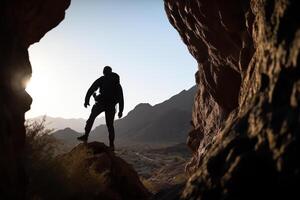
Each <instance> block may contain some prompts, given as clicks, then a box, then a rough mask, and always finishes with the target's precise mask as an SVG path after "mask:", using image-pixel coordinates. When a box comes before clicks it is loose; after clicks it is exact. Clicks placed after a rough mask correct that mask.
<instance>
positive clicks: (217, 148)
mask: <svg viewBox="0 0 300 200" xmlns="http://www.w3.org/2000/svg"><path fill="white" fill-rule="evenodd" d="M165 9H166V12H167V15H168V17H169V20H170V22H171V23H172V25H173V26H174V27H175V28H176V29H177V30H178V32H179V33H180V35H181V37H182V39H183V41H184V43H185V44H186V45H187V46H188V49H189V50H190V52H191V54H192V55H193V56H194V57H195V58H196V59H197V61H198V64H199V71H198V73H197V75H196V81H197V83H198V95H197V97H196V100H195V106H194V111H193V123H194V130H193V131H191V132H190V135H189V142H188V143H189V145H190V147H191V148H192V149H193V150H194V157H193V159H192V160H191V162H190V163H189V165H188V168H187V169H188V172H189V173H190V174H191V178H190V180H189V181H188V184H187V185H186V188H185V190H184V194H183V198H184V199H203V200H204V199H209V200H214V199H292V197H293V198H299V192H298V191H299V189H300V184H299V183H300V181H299V171H300V162H299V161H300V159H299V156H298V153H297V152H299V146H300V144H299V128H300V127H299V119H300V110H299V103H300V102H299V101H300V95H299V92H300V85H299V84H300V65H299V48H300V34H299V33H300V15H299V9H300V5H299V2H298V1H295V0H281V1H271V0H252V1H247V0H245V1H238V0H230V1H220V0H212V1H204V0H199V1H197V0H189V1H180V0H165Z"/></svg>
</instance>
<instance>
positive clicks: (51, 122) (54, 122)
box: [29, 115, 105, 132]
mask: <svg viewBox="0 0 300 200" xmlns="http://www.w3.org/2000/svg"><path fill="white" fill-rule="evenodd" d="M43 119H45V126H46V128H47V129H53V130H54V131H56V130H60V129H65V128H71V129H73V130H75V131H77V132H84V127H85V122H86V119H83V118H76V119H65V118H61V117H50V116H46V115H43V116H38V117H35V118H31V119H29V120H34V121H41V120H43ZM100 124H105V118H104V117H98V118H97V119H96V120H95V123H94V127H96V126H99V125H100Z"/></svg>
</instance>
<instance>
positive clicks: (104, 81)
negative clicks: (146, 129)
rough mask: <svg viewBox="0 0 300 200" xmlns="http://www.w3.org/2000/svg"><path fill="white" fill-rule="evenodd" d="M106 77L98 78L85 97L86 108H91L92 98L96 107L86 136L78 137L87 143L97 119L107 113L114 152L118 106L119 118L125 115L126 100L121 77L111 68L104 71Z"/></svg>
mask: <svg viewBox="0 0 300 200" xmlns="http://www.w3.org/2000/svg"><path fill="white" fill-rule="evenodd" d="M103 74H104V76H101V77H100V78H98V79H97V80H96V81H95V82H94V83H93V84H92V85H91V87H90V88H89V89H88V91H87V93H86V96H85V103H84V107H87V106H89V105H90V104H89V102H90V97H91V96H92V95H93V97H94V98H95V102H96V103H95V105H94V106H93V108H92V112H91V114H90V117H89V119H88V120H87V121H86V126H85V134H84V135H83V136H80V137H78V138H77V139H78V140H81V141H84V142H86V141H87V139H88V136H89V133H90V131H91V129H92V126H93V123H94V121H95V119H96V117H97V116H98V115H99V114H100V113H102V112H105V121H106V126H107V129H108V133H109V146H110V148H111V149H112V150H113V151H114V140H115V130H114V118H115V113H116V109H115V107H116V104H119V113H118V116H119V118H121V117H122V115H123V108H124V98H123V90H122V87H121V84H120V77H119V75H118V74H116V73H114V72H112V69H111V67H109V66H105V67H104V69H103ZM97 89H99V92H100V94H99V95H96V94H95V91H96V90H97Z"/></svg>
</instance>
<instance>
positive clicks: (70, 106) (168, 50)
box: [26, 0, 197, 119]
mask: <svg viewBox="0 0 300 200" xmlns="http://www.w3.org/2000/svg"><path fill="white" fill-rule="evenodd" d="M29 53H30V60H31V63H32V68H33V76H32V80H31V82H30V83H29V85H28V88H27V91H28V92H29V93H30V94H31V96H32V97H33V104H32V108H31V110H30V111H29V112H27V114H26V118H33V117H37V116H41V115H48V116H51V117H61V118H68V119H70V118H75V119H76V118H84V119H86V118H87V117H88V115H89V113H90V107H89V109H86V108H84V107H83V103H84V96H85V94H86V91H87V89H88V88H89V86H90V85H91V84H92V83H93V81H94V80H96V79H97V78H98V77H99V76H101V75H102V68H103V67H104V66H105V65H110V66H111V67H112V68H113V71H115V72H117V73H118V74H119V75H120V77H121V84H122V86H123V90H124V98H125V109H124V115H126V114H127V113H128V112H129V111H130V110H132V109H133V108H134V107H135V106H136V105H137V104H139V103H150V104H151V105H155V104H157V103H160V102H162V101H164V100H166V99H168V98H170V97H171V96H173V95H175V94H177V93H179V92H180V91H182V90H184V89H186V90H187V89H189V88H191V87H192V86H193V85H194V84H195V81H194V73H195V72H196V70H197V64H196V61H195V60H194V58H193V57H192V56H191V55H190V54H189V52H188V50H187V48H186V46H185V45H184V44H183V42H182V41H181V39H180V36H179V34H178V33H177V32H176V30H175V29H174V28H173V27H172V26H171V24H170V23H169V21H168V19H167V16H166V14H165V11H164V7H163V2H162V1H158V0H156V1H147V2H146V1H135V0H132V1H120V0H110V1H108V0H100V1H96V0H91V1H89V2H82V1H80V0H73V1H72V3H71V6H70V8H69V9H68V10H67V13H66V18H65V20H64V21H63V22H62V23H61V24H60V25H59V26H58V27H57V28H55V29H53V30H51V31H50V32H49V33H47V34H46V35H45V37H44V38H42V39H41V41H40V42H39V43H36V44H34V45H33V46H31V47H30V49H29ZM92 105H93V100H92V99H91V106H92Z"/></svg>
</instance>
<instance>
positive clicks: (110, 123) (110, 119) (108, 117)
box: [105, 108, 116, 150]
mask: <svg viewBox="0 0 300 200" xmlns="http://www.w3.org/2000/svg"><path fill="white" fill-rule="evenodd" d="M115 113H116V111H115V109H114V108H113V109H109V110H106V111H105V121H106V126H107V130H108V133H109V146H110V147H111V148H112V150H114V141H115V129H114V118H115Z"/></svg>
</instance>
